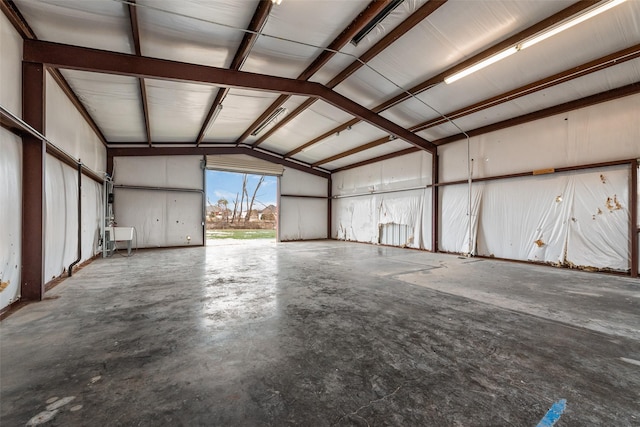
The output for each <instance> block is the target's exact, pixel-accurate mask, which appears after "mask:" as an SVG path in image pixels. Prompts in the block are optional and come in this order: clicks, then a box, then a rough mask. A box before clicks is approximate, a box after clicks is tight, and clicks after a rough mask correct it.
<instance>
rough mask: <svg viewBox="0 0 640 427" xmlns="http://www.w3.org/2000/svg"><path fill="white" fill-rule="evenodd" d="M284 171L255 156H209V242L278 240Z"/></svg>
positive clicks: (207, 174)
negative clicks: (248, 157) (279, 185)
mask: <svg viewBox="0 0 640 427" xmlns="http://www.w3.org/2000/svg"><path fill="white" fill-rule="evenodd" d="M274 166H275V167H274ZM281 173H282V168H281V167H278V166H277V165H272V164H270V163H262V162H255V161H254V159H246V158H244V159H238V158H229V157H228V156H224V157H222V156H207V168H206V171H205V180H206V195H207V198H206V237H207V245H226V244H241V243H249V242H257V241H261V242H275V241H276V239H277V230H278V201H277V200H278V176H279V175H280V174H281Z"/></svg>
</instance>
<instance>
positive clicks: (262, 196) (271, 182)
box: [206, 170, 278, 210]
mask: <svg viewBox="0 0 640 427" xmlns="http://www.w3.org/2000/svg"><path fill="white" fill-rule="evenodd" d="M206 175H207V198H208V199H209V200H208V202H207V206H209V203H211V204H212V205H216V204H217V203H218V200H220V199H222V198H225V199H227V201H228V202H229V205H228V206H229V209H233V202H234V201H235V200H236V194H239V193H240V191H242V174H241V173H232V172H219V171H213V170H207V171H206ZM264 178H265V179H264V182H263V183H262V185H260V189H259V190H258V194H257V195H256V202H255V204H254V205H255V207H254V209H258V210H262V209H264V208H265V207H266V206H269V205H274V206H275V205H276V199H277V192H278V178H276V177H275V176H265V177H264ZM258 180H260V175H249V180H248V184H247V193H249V198H251V196H252V195H253V191H254V190H255V188H256V185H257V184H258ZM238 200H239V199H238ZM238 203H239V202H238ZM246 206H247V205H246V203H245V210H246Z"/></svg>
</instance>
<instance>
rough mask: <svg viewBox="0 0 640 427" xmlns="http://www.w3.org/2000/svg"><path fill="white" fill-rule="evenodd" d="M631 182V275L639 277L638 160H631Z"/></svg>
mask: <svg viewBox="0 0 640 427" xmlns="http://www.w3.org/2000/svg"><path fill="white" fill-rule="evenodd" d="M629 179H630V181H631V182H630V183H629V205H630V206H629V213H630V215H629V216H630V217H631V218H629V224H630V226H629V234H630V240H631V241H630V248H629V255H630V256H631V277H638V237H639V235H638V160H637V159H636V160H633V161H632V162H631V174H630V178H629Z"/></svg>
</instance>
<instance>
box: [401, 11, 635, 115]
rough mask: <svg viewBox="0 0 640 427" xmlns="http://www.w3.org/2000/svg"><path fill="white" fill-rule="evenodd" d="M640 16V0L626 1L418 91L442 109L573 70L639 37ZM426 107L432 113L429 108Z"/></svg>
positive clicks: (461, 105)
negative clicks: (477, 68)
mask: <svg viewBox="0 0 640 427" xmlns="http://www.w3.org/2000/svg"><path fill="white" fill-rule="evenodd" d="M638 16H640V2H639V1H628V2H626V3H623V4H621V5H620V6H617V7H616V8H614V9H612V10H610V11H607V12H606V13H604V14H602V15H599V16H597V17H595V18H592V19H591V20H589V21H586V22H583V23H582V24H580V25H578V26H576V27H573V28H570V29H569V30H566V31H564V32H562V33H560V34H557V35H555V36H554V37H553V38H551V39H548V40H545V41H544V42H541V43H539V44H537V45H534V46H532V47H530V48H527V49H524V50H522V51H520V52H518V53H516V54H514V55H511V56H510V57H508V58H505V59H503V60H501V61H499V62H497V63H495V64H493V65H491V66H489V67H486V68H484V69H482V70H480V71H477V72H475V73H473V74H471V75H469V76H467V77H465V78H463V79H460V80H458V81H456V82H454V83H452V84H450V85H447V84H444V83H442V84H439V85H437V86H436V87H434V88H432V89H429V90H427V91H425V92H424V93H423V94H420V95H419V97H420V98H421V99H423V100H425V102H426V103H427V104H429V105H431V106H433V107H435V108H436V109H438V110H439V111H441V112H443V113H447V112H450V111H454V110H456V109H458V108H461V107H464V106H465V105H469V104H472V103H474V102H477V101H480V100H483V99H486V98H489V97H491V96H494V95H497V94H500V93H503V92H506V91H508V90H511V89H514V88H517V87H520V86H523V85H526V84H528V83H531V82H534V81H536V80H538V79H541V78H544V77H547V76H550V75H552V74H555V73H558V72H561V71H564V70H569V69H571V68H573V67H576V66H578V65H581V64H583V63H585V62H587V61H590V60H593V59H596V58H599V57H601V56H604V55H607V54H609V53H612V52H615V51H618V50H621V49H624V48H627V47H629V46H631V45H634V44H637V43H640V19H638V18H637V17H638ZM634 17H635V18H634ZM629 29H633V31H629ZM584 40H589V44H588V46H586V45H585V42H584ZM614 69H617V67H614ZM621 70H622V69H621ZM555 90H559V89H558V88H556V89H555ZM403 104H411V105H414V106H416V107H418V108H423V106H419V105H418V104H417V103H416V101H415V100H408V101H406V102H405V103H403ZM416 107H413V108H416ZM405 108H406V107H405ZM425 112H426V113H428V111H426V110H425ZM431 117H435V114H433V115H428V116H427V117H425V119H426V118H431Z"/></svg>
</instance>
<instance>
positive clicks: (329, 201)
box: [327, 176, 333, 239]
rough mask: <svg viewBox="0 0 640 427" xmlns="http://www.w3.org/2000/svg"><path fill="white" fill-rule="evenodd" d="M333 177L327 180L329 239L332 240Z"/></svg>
mask: <svg viewBox="0 0 640 427" xmlns="http://www.w3.org/2000/svg"><path fill="white" fill-rule="evenodd" d="M331 185H332V184H331V176H329V178H327V239H331V194H332V191H333V190H332V189H331Z"/></svg>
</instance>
